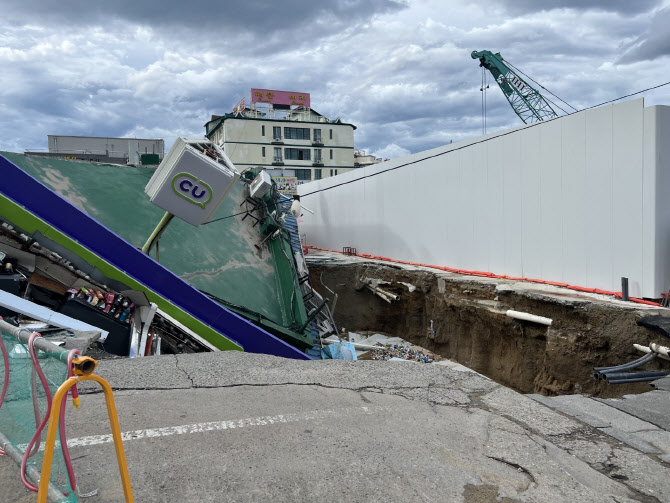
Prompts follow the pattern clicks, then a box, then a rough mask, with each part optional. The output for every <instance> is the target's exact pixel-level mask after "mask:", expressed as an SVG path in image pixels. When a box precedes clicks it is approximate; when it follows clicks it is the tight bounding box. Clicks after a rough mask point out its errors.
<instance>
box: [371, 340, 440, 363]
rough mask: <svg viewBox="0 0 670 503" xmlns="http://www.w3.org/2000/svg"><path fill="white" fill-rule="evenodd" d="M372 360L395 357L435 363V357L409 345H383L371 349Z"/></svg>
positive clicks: (387, 359) (385, 359) (386, 359)
mask: <svg viewBox="0 0 670 503" xmlns="http://www.w3.org/2000/svg"><path fill="white" fill-rule="evenodd" d="M369 355H370V358H369V359H370V360H384V361H389V360H393V359H400V360H409V361H414V362H422V363H433V360H434V359H433V358H431V357H429V356H427V355H426V354H424V353H423V352H421V351H419V350H416V349H412V348H411V347H409V346H398V345H397V344H394V345H393V346H383V347H380V348H379V349H371V350H370V351H369Z"/></svg>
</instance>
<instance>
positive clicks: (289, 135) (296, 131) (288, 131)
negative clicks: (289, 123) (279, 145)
mask: <svg viewBox="0 0 670 503" xmlns="http://www.w3.org/2000/svg"><path fill="white" fill-rule="evenodd" d="M284 137H285V138H286V139H287V140H309V128H308V127H306V128H302V127H285V128H284Z"/></svg>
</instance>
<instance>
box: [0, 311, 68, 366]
mask: <svg viewBox="0 0 670 503" xmlns="http://www.w3.org/2000/svg"><path fill="white" fill-rule="evenodd" d="M0 330H1V331H3V332H5V333H7V334H9V335H11V336H12V337H14V338H15V339H18V340H19V341H21V342H22V343H24V344H28V339H30V335H31V334H33V333H34V330H28V329H26V328H19V327H15V326H14V325H10V324H9V323H7V322H6V321H4V320H0ZM33 345H34V346H35V347H36V348H37V349H39V350H40V351H43V352H44V353H49V354H51V355H53V356H54V357H56V358H57V359H58V360H60V361H62V362H64V363H67V355H68V353H69V351H68V350H67V349H63V348H61V347H59V346H56V345H55V344H53V343H51V342H49V341H47V340H44V339H43V338H42V337H38V338H37V339H35V342H34V344H33Z"/></svg>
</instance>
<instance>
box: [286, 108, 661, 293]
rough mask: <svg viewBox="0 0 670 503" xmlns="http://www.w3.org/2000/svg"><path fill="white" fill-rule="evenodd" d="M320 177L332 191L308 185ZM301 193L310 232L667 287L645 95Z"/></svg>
mask: <svg viewBox="0 0 670 503" xmlns="http://www.w3.org/2000/svg"><path fill="white" fill-rule="evenodd" d="M483 140H484V141H483ZM408 163H411V164H408ZM405 164H408V165H406V166H403V165H405ZM401 166H403V167H401ZM393 168H398V169H393ZM388 169H392V171H389V172H386V173H381V174H378V175H375V173H378V172H380V171H384V170H388ZM369 175H374V176H369ZM364 177H368V178H365V179H362V178H364ZM358 179H361V180H358ZM354 180H358V181H354ZM351 181H353V183H346V182H351ZM343 183H344V185H341V186H338V187H335V186H337V185H339V184H343ZM329 187H332V188H331V189H329ZM320 189H329V190H324V191H323V192H316V193H314V194H311V195H310V193H312V192H315V191H318V190H320ZM299 193H300V194H301V195H302V196H303V198H302V203H303V205H304V206H306V207H307V208H309V209H311V210H313V211H314V215H312V214H311V213H309V212H307V211H305V212H304V214H303V216H302V219H303V222H302V223H301V224H300V232H301V233H304V234H306V240H307V244H309V245H314V246H318V247H322V248H328V249H335V250H341V249H342V247H345V246H351V247H355V248H356V249H357V250H358V252H359V253H367V254H371V255H377V256H385V257H390V258H392V259H396V260H405V261H412V262H420V263H425V264H432V265H439V266H448V267H453V268H458V269H467V270H473V271H487V272H492V273H495V274H500V275H509V276H514V277H524V278H534V279H543V280H548V281H556V282H562V283H569V284H571V285H578V286H582V287H591V288H599V289H602V290H612V291H619V290H621V277H622V276H625V277H627V278H629V288H630V295H631V296H637V297H648V298H658V297H660V296H661V293H663V292H666V291H667V290H668V288H669V287H670V269H669V265H670V264H668V262H670V197H669V194H670V107H667V106H653V107H647V108H645V107H644V102H643V100H642V99H638V100H633V101H628V102H624V103H621V104H617V105H609V106H603V107H600V108H595V109H592V110H588V111H584V112H579V113H575V114H573V115H570V116H566V117H561V118H558V119H555V120H552V121H548V122H544V123H538V124H532V125H528V126H524V127H520V128H517V129H514V130H506V131H501V132H497V133H495V134H491V135H488V136H485V137H480V138H475V139H473V140H470V141H466V142H461V143H455V144H450V145H447V146H444V147H440V148H437V149H433V150H429V151H426V152H420V153H418V154H413V155H411V156H408V157H403V158H400V159H394V160H392V161H388V162H385V163H381V164H377V165H374V166H369V167H366V168H362V169H358V170H354V171H351V172H348V173H345V174H342V175H339V176H336V177H331V178H327V179H324V180H319V181H315V182H312V183H309V184H305V185H301V186H299Z"/></svg>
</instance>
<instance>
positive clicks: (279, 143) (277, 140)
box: [272, 137, 284, 145]
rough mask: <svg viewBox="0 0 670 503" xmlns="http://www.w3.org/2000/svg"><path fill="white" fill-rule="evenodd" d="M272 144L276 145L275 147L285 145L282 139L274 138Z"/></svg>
mask: <svg viewBox="0 0 670 503" xmlns="http://www.w3.org/2000/svg"><path fill="white" fill-rule="evenodd" d="M272 143H273V144H275V145H283V144H284V141H283V140H282V139H281V137H279V138H272Z"/></svg>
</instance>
